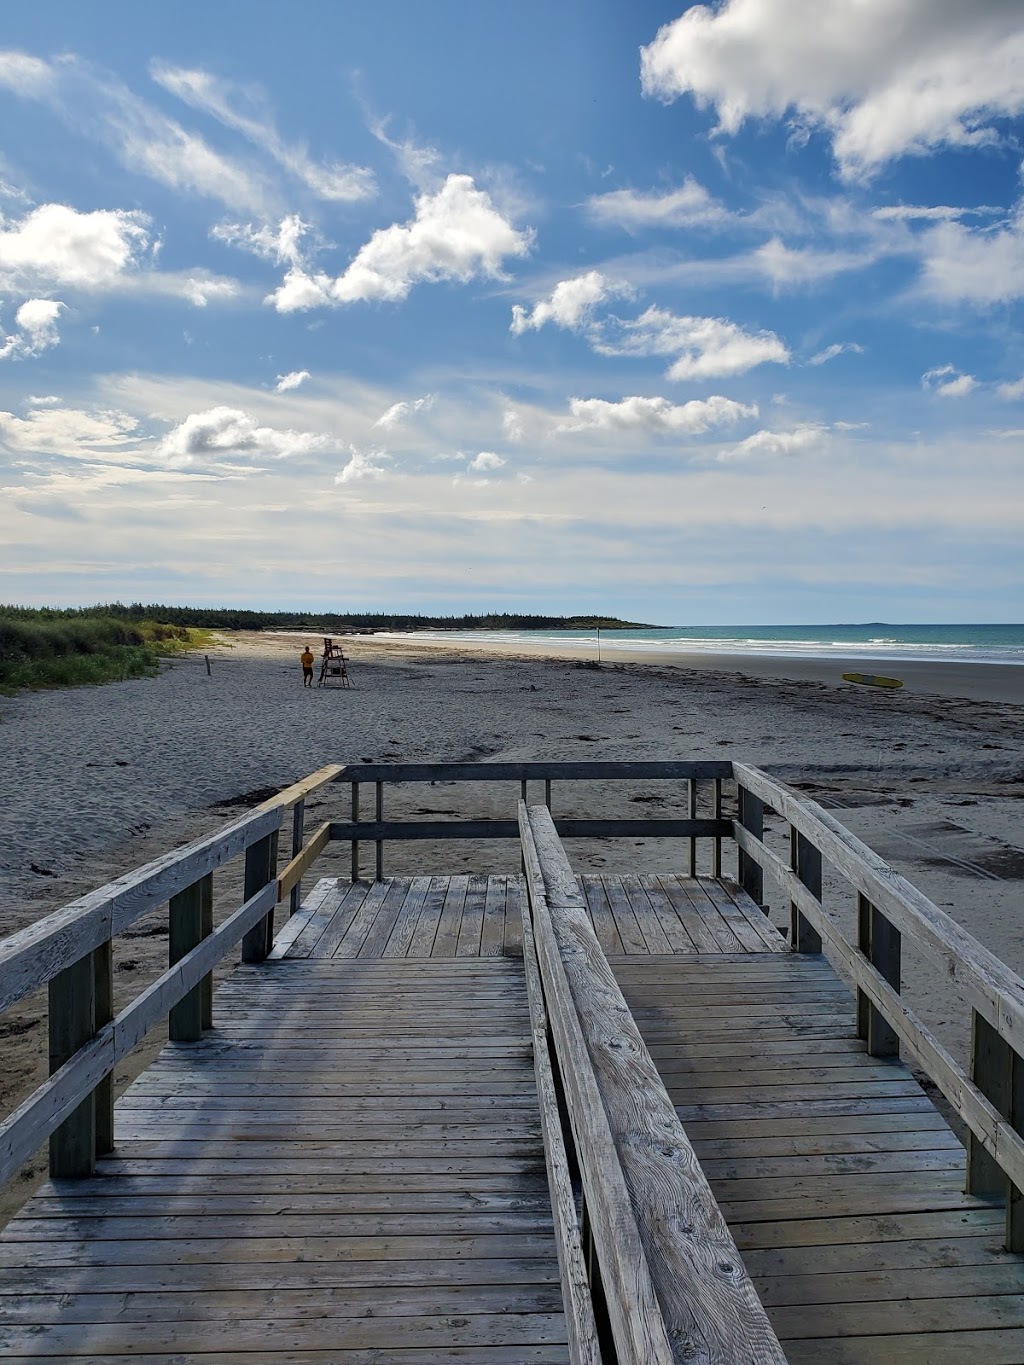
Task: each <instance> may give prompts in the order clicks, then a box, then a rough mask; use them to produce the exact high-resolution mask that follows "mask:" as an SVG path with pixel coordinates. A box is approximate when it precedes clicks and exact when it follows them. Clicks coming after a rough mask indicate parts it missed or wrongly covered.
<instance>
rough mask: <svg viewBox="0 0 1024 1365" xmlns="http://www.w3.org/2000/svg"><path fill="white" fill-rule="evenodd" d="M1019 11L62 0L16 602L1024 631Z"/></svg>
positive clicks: (24, 447)
mask: <svg viewBox="0 0 1024 1365" xmlns="http://www.w3.org/2000/svg"><path fill="white" fill-rule="evenodd" d="M1022 71H1024V10H1022V9H1021V8H1020V7H1019V6H1017V5H1013V4H1007V3H1005V0H975V3H973V4H971V5H970V6H965V5H963V4H962V3H961V0H857V3H853V0H834V2H833V3H832V4H830V5H828V6H822V5H821V4H820V0H727V2H726V3H720V4H718V5H707V6H705V5H695V6H689V7H687V6H685V5H682V4H680V3H679V2H678V0H677V3H675V4H670V3H654V2H653V0H637V2H636V3H630V4H629V5H626V4H622V3H618V2H616V3H612V2H611V0H586V3H583V2H582V0H560V3H559V4H558V5H551V4H550V3H533V2H532V0H525V2H524V3H519V4H517V5H515V6H509V5H506V4H498V3H491V2H490V0H476V2H475V3H470V2H469V0H432V3H431V4H429V5H424V4H421V3H418V2H414V0H403V2H401V3H400V2H399V0H383V3H381V2H379V0H378V2H377V3H374V4H373V5H356V4H349V3H339V2H338V0H331V2H330V3H317V2H315V0H305V3H301V4H298V5H295V6H293V7H290V8H286V7H282V6H281V5H280V4H274V5H270V4H264V3H260V2H259V0H246V3H244V4H241V3H236V2H235V0H218V3H217V4H216V5H209V4H203V5H200V4H198V3H194V0H181V3H179V4H178V5H177V6H175V7H173V9H172V8H169V7H167V8H165V7H156V6H140V5H138V4H137V3H132V4H130V5H129V4H125V3H119V0H104V2H103V3H94V2H92V0H88V2H87V0H75V3H56V2H55V0H49V2H47V0H43V2H42V3H40V4H38V5H35V6H33V7H25V8H24V9H23V10H21V11H20V12H17V11H15V10H13V9H8V11H7V12H6V13H5V16H4V25H3V33H2V35H0V500H2V517H0V600H4V601H17V602H25V603H44V602H50V603H55V604H68V605H72V604H78V603H88V602H93V601H100V600H111V599H115V598H120V599H122V600H135V599H142V600H145V601H153V600H159V601H169V602H186V601H187V602H195V603H206V604H211V605H219V604H232V605H249V606H265V607H271V606H282V607H290V606H295V607H298V606H320V607H325V608H328V607H330V608H336V609H339V610H345V609H366V608H374V609H388V608H394V609H396V610H417V609H418V610H423V611H454V612H461V611H464V610H474V609H479V610H491V609H498V610H501V609H505V610H518V609H523V610H546V611H551V612H563V611H565V612H569V611H589V610H595V609H602V610H605V611H612V612H617V613H619V614H621V615H627V616H631V617H633V618H637V619H642V620H652V621H660V622H664V623H671V624H690V623H694V624H710V623H716V622H722V623H725V622H749V623H756V622H779V621H784V622H800V621H810V622H813V621H844V620H845V621H856V620H890V621H912V620H920V621H956V620H964V621H972V620H973V621H977V620H987V621H999V620H1004V621H1008V620H1020V619H1021V617H1022V614H1024V613H1022V610H1021V581H1022V568H1024V550H1022V545H1024V537H1022V535H1021V527H1022V521H1024V518H1022V510H1024V497H1022V493H1024V338H1022V335H1021V328H1020V322H1021V298H1022V296H1024V198H1022V179H1021V163H1022V157H1024V137H1022V134H1024V76H1022V75H1021V72H1022Z"/></svg>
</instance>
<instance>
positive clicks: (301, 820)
mask: <svg viewBox="0 0 1024 1365" xmlns="http://www.w3.org/2000/svg"><path fill="white" fill-rule="evenodd" d="M305 824H306V802H305V800H302V801H296V803H295V805H294V806H293V807H292V857H293V858H296V857H298V855H299V854H300V853H301V852H302V840H303V838H304V837H305V833H306V830H305ZM301 904H302V881H301V879H300V880H299V881H297V882H296V883H295V885H294V886H293V887H292V890H291V895H290V896H289V898H288V914H289V916H291V915H294V914H295V912H296V910H298V908H299V906H300V905H301Z"/></svg>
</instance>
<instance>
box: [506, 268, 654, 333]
mask: <svg viewBox="0 0 1024 1365" xmlns="http://www.w3.org/2000/svg"><path fill="white" fill-rule="evenodd" d="M632 293H633V290H632V288H631V287H630V286H629V285H628V284H622V283H621V282H619V281H616V280H610V279H609V278H608V277H607V276H606V275H602V274H601V272H600V271H599V270H588V271H587V273H586V274H585V275H576V276H574V277H573V278H572V279H571V280H561V281H560V282H559V283H558V284H556V285H555V287H554V289H553V291H552V292H551V294H550V296H549V297H548V298H546V299H540V300H539V301H538V302H537V303H536V304H534V306H533V308H532V309H531V310H529V311H528V310H527V309H525V308H523V307H522V306H521V305H520V304H518V303H517V304H515V305H514V306H513V309H512V323H511V325H510V327H509V331H511V332H512V333H513V334H514V335H515V336H521V335H522V334H523V332H525V331H528V330H529V329H531V328H532V329H533V330H534V331H539V330H540V328H541V327H543V326H544V324H545V323H548V322H551V323H554V325H555V326H556V327H564V328H566V329H567V330H569V331H577V330H578V329H579V328H581V327H583V326H585V325H586V324H587V323H588V322H589V321H590V319H591V317H592V316H593V312H594V309H595V308H596V307H597V305H598V304H599V303H603V302H604V301H605V300H606V299H611V298H622V297H631V296H632Z"/></svg>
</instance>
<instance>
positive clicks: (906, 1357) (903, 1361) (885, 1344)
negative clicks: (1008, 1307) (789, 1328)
mask: <svg viewBox="0 0 1024 1365" xmlns="http://www.w3.org/2000/svg"><path fill="white" fill-rule="evenodd" d="M786 1355H787V1358H788V1360H789V1362H790V1365H819V1362H821V1361H822V1360H827V1361H828V1362H829V1365H964V1361H967V1360H979V1361H984V1362H985V1365H1018V1363H1019V1362H1020V1361H1021V1360H1024V1331H1021V1330H1020V1329H1019V1328H1017V1329H1011V1330H1008V1331H988V1332H956V1331H950V1332H936V1333H932V1332H927V1333H924V1334H923V1335H910V1334H906V1333H904V1334H901V1335H900V1336H858V1337H848V1338H845V1339H844V1338H842V1337H827V1338H814V1339H811V1338H808V1339H805V1340H802V1341H787V1342H786Z"/></svg>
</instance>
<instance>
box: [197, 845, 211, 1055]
mask: <svg viewBox="0 0 1024 1365" xmlns="http://www.w3.org/2000/svg"><path fill="white" fill-rule="evenodd" d="M199 912H200V925H201V933H202V937H203V938H209V936H210V935H211V934H212V933H213V873H212V872H208V873H207V874H206V876H205V877H204V878H203V879H202V881H201V882H200V883H199ZM200 992H201V998H202V1002H203V1008H202V1016H203V1028H204V1029H207V1028H213V972H207V974H206V975H205V976H204V977H203V979H202V981H201V982H200Z"/></svg>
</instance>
